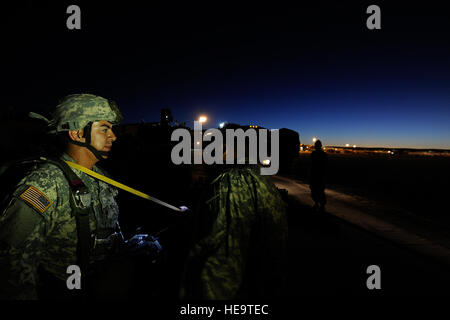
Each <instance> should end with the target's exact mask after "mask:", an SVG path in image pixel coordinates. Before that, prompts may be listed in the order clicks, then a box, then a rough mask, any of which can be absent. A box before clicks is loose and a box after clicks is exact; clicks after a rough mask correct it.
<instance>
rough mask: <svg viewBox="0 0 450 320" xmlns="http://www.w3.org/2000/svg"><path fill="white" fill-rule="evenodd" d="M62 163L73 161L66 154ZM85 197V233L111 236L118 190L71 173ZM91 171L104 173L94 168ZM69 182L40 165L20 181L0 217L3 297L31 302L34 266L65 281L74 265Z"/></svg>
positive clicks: (74, 236)
mask: <svg viewBox="0 0 450 320" xmlns="http://www.w3.org/2000/svg"><path fill="white" fill-rule="evenodd" d="M61 159H62V160H68V161H72V162H74V160H73V159H72V158H70V157H69V156H68V155H67V154H64V155H63V156H62V157H61ZM72 170H73V171H74V172H75V174H76V175H77V176H78V177H79V178H80V179H81V180H82V181H83V183H84V184H85V185H86V186H87V187H88V189H89V191H90V193H91V196H92V202H91V208H92V209H91V212H93V214H92V215H91V216H90V219H89V220H90V223H89V224H90V231H91V235H97V236H98V235H101V236H100V237H105V234H108V233H109V234H111V233H112V232H113V231H114V229H115V228H116V226H117V223H118V214H119V209H118V206H117V203H116V201H115V196H116V195H117V193H118V191H117V189H115V188H114V187H112V186H110V185H108V184H106V183H104V182H101V181H98V180H96V179H94V178H92V177H90V176H88V175H87V174H85V173H83V172H81V171H79V170H76V169H72ZM93 171H95V172H98V173H100V174H105V173H104V172H102V171H101V170H100V169H99V168H98V167H96V166H94V168H93ZM70 196H71V191H70V189H69V182H68V181H67V179H66V178H65V176H64V174H63V172H62V171H61V169H60V168H58V167H56V166H55V165H52V164H50V163H44V164H41V165H39V166H38V167H37V168H35V169H34V170H33V171H31V173H29V174H28V175H27V176H26V177H25V178H23V179H22V180H21V181H20V182H19V184H18V185H17V188H16V190H15V192H14V194H13V197H12V199H11V202H10V203H9V205H8V207H7V208H6V209H5V211H4V212H3V213H2V214H1V216H0V271H1V274H0V284H1V286H2V287H1V288H0V291H3V292H2V295H3V294H6V295H7V296H6V297H7V298H13V299H36V298H37V293H36V286H37V285H38V281H39V279H38V273H37V269H38V267H39V266H40V267H42V268H43V269H44V270H45V271H47V272H49V273H50V274H53V275H54V276H55V277H56V278H59V279H61V280H64V281H65V280H66V279H67V277H68V274H67V273H66V270H67V267H68V266H69V265H74V264H76V263H77V255H76V248H77V241H78V239H77V230H76V221H75V216H74V215H73V213H72V209H71V206H70V203H69V197H70Z"/></svg>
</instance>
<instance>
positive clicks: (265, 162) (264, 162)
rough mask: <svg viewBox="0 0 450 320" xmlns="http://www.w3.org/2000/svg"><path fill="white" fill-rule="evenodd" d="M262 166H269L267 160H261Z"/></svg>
mask: <svg viewBox="0 0 450 320" xmlns="http://www.w3.org/2000/svg"><path fill="white" fill-rule="evenodd" d="M262 164H263V165H265V166H268V165H269V164H270V160H269V159H266V160H263V161H262Z"/></svg>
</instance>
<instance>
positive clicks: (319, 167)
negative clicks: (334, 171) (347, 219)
mask: <svg viewBox="0 0 450 320" xmlns="http://www.w3.org/2000/svg"><path fill="white" fill-rule="evenodd" d="M314 148H315V149H316V150H314V151H313V152H312V153H311V173H310V183H309V187H310V189H311V197H312V199H313V201H314V210H316V211H319V212H324V211H325V204H326V202H327V200H326V196H325V173H326V166H327V154H326V153H325V152H324V151H323V149H322V142H321V141H320V140H317V141H316V142H315V144H314Z"/></svg>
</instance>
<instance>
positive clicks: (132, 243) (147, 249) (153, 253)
mask: <svg viewBox="0 0 450 320" xmlns="http://www.w3.org/2000/svg"><path fill="white" fill-rule="evenodd" d="M125 242H126V244H127V246H128V250H130V252H131V253H134V254H139V255H147V256H150V258H151V259H152V261H153V260H156V259H157V258H158V256H159V254H160V253H161V251H162V246H161V244H160V243H159V241H158V238H156V237H153V236H151V235H148V234H136V235H134V236H133V237H132V238H131V239H129V240H127V241H125Z"/></svg>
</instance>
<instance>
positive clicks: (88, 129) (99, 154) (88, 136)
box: [70, 122, 108, 161]
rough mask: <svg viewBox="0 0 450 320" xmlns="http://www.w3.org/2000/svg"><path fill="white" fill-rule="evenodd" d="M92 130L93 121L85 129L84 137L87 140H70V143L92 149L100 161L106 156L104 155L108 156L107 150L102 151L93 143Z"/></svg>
mask: <svg viewBox="0 0 450 320" xmlns="http://www.w3.org/2000/svg"><path fill="white" fill-rule="evenodd" d="M91 131H92V122H89V123H88V124H87V125H86V126H85V127H84V130H83V138H85V139H86V142H80V141H74V140H70V143H73V144H76V145H77V146H81V147H85V148H87V149H89V151H91V152H92V153H93V154H94V156H95V157H96V158H97V159H98V160H99V161H100V160H103V159H104V158H103V157H102V156H107V155H108V152H107V151H100V150H97V149H95V148H94V146H92V145H91Z"/></svg>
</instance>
